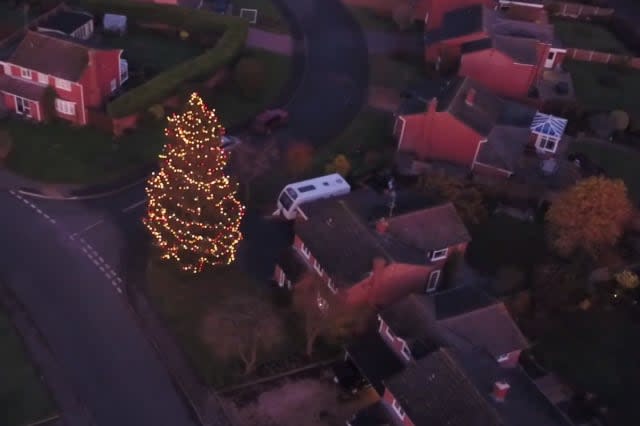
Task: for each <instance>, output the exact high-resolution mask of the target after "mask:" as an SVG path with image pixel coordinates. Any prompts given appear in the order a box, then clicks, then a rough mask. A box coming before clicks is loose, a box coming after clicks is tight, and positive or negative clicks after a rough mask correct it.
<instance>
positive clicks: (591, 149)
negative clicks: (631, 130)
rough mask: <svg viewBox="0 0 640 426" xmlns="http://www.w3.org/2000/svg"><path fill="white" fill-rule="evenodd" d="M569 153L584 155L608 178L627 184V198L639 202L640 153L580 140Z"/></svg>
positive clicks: (575, 142)
mask: <svg viewBox="0 0 640 426" xmlns="http://www.w3.org/2000/svg"><path fill="white" fill-rule="evenodd" d="M569 151H570V152H572V153H577V152H580V153H582V154H585V155H586V156H587V157H589V158H590V159H591V160H593V161H594V162H595V163H596V164H598V165H599V166H600V167H602V168H603V169H604V170H605V171H606V172H607V174H608V175H609V176H612V177H615V178H618V179H622V180H623V181H624V182H625V183H626V184H627V188H628V190H629V196H630V197H631V198H632V199H633V200H635V201H636V202H640V167H638V165H639V164H640V152H637V151H631V150H628V149H623V148H621V147H618V146H616V145H615V144H613V143H612V144H611V145H605V144H601V143H592V142H589V141H582V140H576V141H574V142H573V143H572V144H571V145H570V146H569Z"/></svg>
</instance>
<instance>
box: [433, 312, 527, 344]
mask: <svg viewBox="0 0 640 426" xmlns="http://www.w3.org/2000/svg"><path fill="white" fill-rule="evenodd" d="M440 324H441V325H442V326H443V327H445V329H447V330H448V331H451V332H453V333H455V334H456V335H457V337H462V338H463V339H465V340H466V341H467V342H469V343H470V344H471V345H473V346H475V347H480V348H484V349H486V350H487V351H489V353H491V355H493V356H494V357H498V356H500V355H504V354H507V353H509V352H512V351H515V350H521V349H525V348H527V347H528V346H529V344H528V342H527V339H526V338H525V337H524V335H523V334H522V332H521V331H520V328H518V326H517V325H516V323H515V322H514V321H513V318H512V317H511V315H510V314H509V312H508V311H507V308H506V307H505V306H504V304H503V303H496V304H493V305H490V306H487V307H485V308H481V309H476V310H474V311H471V312H468V313H465V314H462V315H458V316H456V317H452V318H448V319H446V320H443V321H441V322H440Z"/></svg>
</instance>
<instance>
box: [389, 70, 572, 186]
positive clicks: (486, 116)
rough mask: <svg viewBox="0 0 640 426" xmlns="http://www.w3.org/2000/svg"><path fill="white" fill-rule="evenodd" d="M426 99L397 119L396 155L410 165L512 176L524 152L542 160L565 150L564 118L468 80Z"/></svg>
mask: <svg viewBox="0 0 640 426" xmlns="http://www.w3.org/2000/svg"><path fill="white" fill-rule="evenodd" d="M426 103H427V105H426V109H423V111H421V112H410V113H401V114H398V115H397V117H396V122H395V126H394V135H395V136H396V138H397V139H398V153H399V154H400V155H399V157H408V158H410V161H408V164H409V166H405V167H408V168H409V169H411V168H413V167H414V166H413V164H414V163H416V162H418V163H419V162H425V161H442V162H447V163H450V164H455V165H457V166H460V167H464V168H466V169H467V170H469V171H472V172H474V173H477V174H481V175H489V176H497V177H510V176H512V175H513V174H515V173H516V172H519V173H520V172H522V171H523V170H522V167H521V160H522V158H523V156H524V155H525V154H526V153H527V152H531V153H534V154H535V155H537V156H538V157H539V159H540V161H542V160H544V159H546V158H549V157H553V156H557V155H559V154H560V153H562V152H563V150H564V149H566V146H565V145H566V144H563V143H561V141H562V137H563V134H564V129H565V127H566V124H567V121H566V120H564V119H561V118H558V117H553V116H549V115H545V114H541V113H539V112H536V110H535V109H533V108H530V107H528V106H525V105H522V104H519V103H516V102H512V101H509V100H505V99H502V98H500V97H498V96H496V95H495V94H493V93H492V92H491V91H490V90H489V89H487V88H486V87H484V86H482V85H481V84H479V83H477V82H475V81H474V80H472V79H470V78H466V77H465V78H455V79H453V80H451V81H450V83H449V84H448V85H447V87H446V90H444V91H443V92H440V93H439V94H438V95H436V97H434V98H432V99H430V100H427V102H426ZM423 108H424V107H423ZM401 111H402V112H405V111H406V110H401ZM542 122H544V123H545V124H543V125H539V124H541V123H542ZM551 129H553V131H551ZM560 131H561V132H562V134H558V133H559V132H560ZM560 148H562V149H560ZM536 161H537V160H536ZM535 164H539V162H536V163H535Z"/></svg>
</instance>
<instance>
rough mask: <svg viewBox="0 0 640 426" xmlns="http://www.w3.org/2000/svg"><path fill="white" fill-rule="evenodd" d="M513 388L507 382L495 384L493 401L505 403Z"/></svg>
mask: <svg viewBox="0 0 640 426" xmlns="http://www.w3.org/2000/svg"><path fill="white" fill-rule="evenodd" d="M510 388H511V386H510V385H509V383H507V382H505V381H498V382H495V383H494V384H493V399H495V400H496V401H497V402H504V400H505V398H506V397H507V393H508V392H509V389H510Z"/></svg>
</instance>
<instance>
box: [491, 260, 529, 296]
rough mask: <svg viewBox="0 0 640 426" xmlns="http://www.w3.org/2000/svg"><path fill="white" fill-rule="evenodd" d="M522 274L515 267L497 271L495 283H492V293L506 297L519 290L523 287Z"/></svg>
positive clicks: (502, 268)
mask: <svg viewBox="0 0 640 426" xmlns="http://www.w3.org/2000/svg"><path fill="white" fill-rule="evenodd" d="M524 280H525V275H524V272H523V271H522V270H521V269H520V268H517V267H515V266H503V267H500V268H499V269H498V274H497V276H496V279H495V281H494V282H493V283H492V289H493V292H494V293H495V294H496V295H497V296H506V295H510V294H513V293H514V292H516V291H518V290H521V289H522V286H523V285H524Z"/></svg>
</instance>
